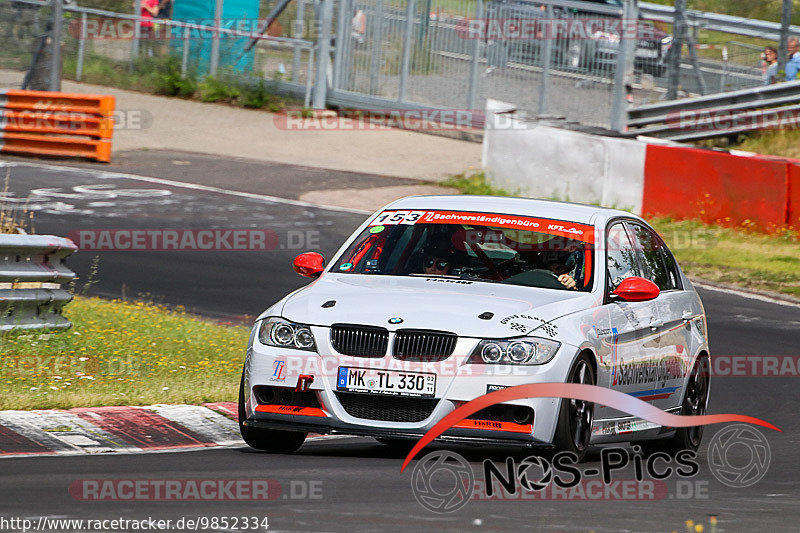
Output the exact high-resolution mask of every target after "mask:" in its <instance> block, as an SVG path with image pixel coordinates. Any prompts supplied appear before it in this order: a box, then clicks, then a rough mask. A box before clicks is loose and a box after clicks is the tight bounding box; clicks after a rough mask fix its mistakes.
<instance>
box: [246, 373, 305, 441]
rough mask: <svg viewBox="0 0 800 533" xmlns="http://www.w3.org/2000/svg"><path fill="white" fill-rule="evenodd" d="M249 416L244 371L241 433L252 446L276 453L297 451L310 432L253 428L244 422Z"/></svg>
mask: <svg viewBox="0 0 800 533" xmlns="http://www.w3.org/2000/svg"><path fill="white" fill-rule="evenodd" d="M246 418H247V412H246V411H245V408H244V373H242V379H241V382H240V383H239V433H241V434H242V439H243V440H244V441H245V443H247V445H248V446H250V447H251V448H255V449H256V450H263V451H267V452H276V453H291V452H294V451H296V450H297V449H298V448H300V446H302V445H303V442H305V440H306V436H307V435H308V433H300V432H297V431H281V430H277V429H264V428H253V427H248V426H245V425H244V424H242V421H244V420H245V419H246Z"/></svg>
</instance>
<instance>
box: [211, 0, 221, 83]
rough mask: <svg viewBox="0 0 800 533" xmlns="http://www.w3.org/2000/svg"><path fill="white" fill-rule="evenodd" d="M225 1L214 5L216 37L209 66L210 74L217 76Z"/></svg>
mask: <svg viewBox="0 0 800 533" xmlns="http://www.w3.org/2000/svg"><path fill="white" fill-rule="evenodd" d="M223 1H224V0H216V2H215V4H214V28H215V29H214V37H213V38H212V39H211V60H210V61H209V65H208V74H209V75H210V76H216V75H217V68H219V40H220V30H221V29H222V3H223Z"/></svg>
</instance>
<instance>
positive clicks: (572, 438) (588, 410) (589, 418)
mask: <svg viewBox="0 0 800 533" xmlns="http://www.w3.org/2000/svg"><path fill="white" fill-rule="evenodd" d="M595 379H596V378H595V375H594V370H593V369H592V363H591V361H590V360H589V356H588V355H587V354H585V353H584V354H581V356H580V357H578V358H577V359H576V360H575V363H573V365H572V368H571V369H570V371H569V374H568V375H567V383H582V384H584V385H595V384H596V381H595ZM592 422H594V404H593V403H592V402H585V401H583V400H568V399H566V398H565V399H562V400H561V409H560V410H559V412H558V422H557V425H556V435H555V438H554V439H553V444H554V445H555V447H556V450H557V451H560V452H561V451H567V452H572V453H574V454H575V455H577V456H578V460H582V459H583V457H584V456H585V455H586V451H587V450H588V449H589V441H590V440H591V438H592Z"/></svg>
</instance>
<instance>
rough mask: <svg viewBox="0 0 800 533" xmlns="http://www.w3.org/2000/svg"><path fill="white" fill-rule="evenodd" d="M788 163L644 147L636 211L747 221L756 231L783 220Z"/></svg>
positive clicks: (723, 221)
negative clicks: (641, 192)
mask: <svg viewBox="0 0 800 533" xmlns="http://www.w3.org/2000/svg"><path fill="white" fill-rule="evenodd" d="M788 167H794V168H795V169H796V174H797V176H798V179H796V180H795V182H796V183H798V185H799V186H800V168H799V167H795V165H792V164H789V163H787V161H785V160H780V159H778V158H765V157H759V156H752V157H748V156H737V155H731V154H728V153H726V152H716V151H712V150H702V149H697V148H684V147H679V146H660V145H654V144H651V145H648V146H647V156H646V157H645V168H644V195H643V198H642V212H643V213H644V214H647V215H665V216H671V217H675V218H679V219H682V218H695V219H697V218H699V219H701V220H703V221H704V222H708V223H718V224H722V225H726V226H738V225H740V224H742V222H744V221H745V220H750V221H752V222H753V223H755V224H756V225H757V226H759V227H760V228H762V229H774V228H775V227H776V226H778V227H779V226H783V225H785V224H786V213H787V202H788V199H789V198H788V190H787V189H788V183H787V182H788V176H789V173H790V172H789V169H788Z"/></svg>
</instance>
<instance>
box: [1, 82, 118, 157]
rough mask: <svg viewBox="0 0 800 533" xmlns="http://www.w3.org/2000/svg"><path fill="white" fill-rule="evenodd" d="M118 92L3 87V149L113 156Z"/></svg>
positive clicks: (56, 153)
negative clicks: (19, 89)
mask: <svg viewBox="0 0 800 533" xmlns="http://www.w3.org/2000/svg"><path fill="white" fill-rule="evenodd" d="M113 132H114V97H113V96H103V95H94V94H68V93H55V92H47V91H18V90H0V153H13V154H23V155H42V156H59V157H85V158H88V159H94V160H96V161H102V162H104V163H108V162H110V161H111V136H112V134H113Z"/></svg>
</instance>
